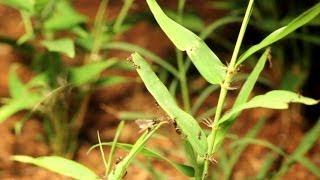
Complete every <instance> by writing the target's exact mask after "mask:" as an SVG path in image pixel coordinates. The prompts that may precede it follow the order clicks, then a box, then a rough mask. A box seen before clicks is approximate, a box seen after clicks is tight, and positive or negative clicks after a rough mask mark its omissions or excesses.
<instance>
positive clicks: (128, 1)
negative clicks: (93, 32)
mask: <svg viewBox="0 0 320 180" xmlns="http://www.w3.org/2000/svg"><path fill="white" fill-rule="evenodd" d="M133 1H134V0H125V1H124V5H123V6H122V9H121V11H120V13H119V15H118V17H117V19H116V22H115V23H114V25H113V31H114V32H116V33H117V32H118V31H119V30H120V28H121V25H122V23H123V21H124V18H125V17H126V15H127V13H128V11H129V8H130V7H131V5H132V3H133Z"/></svg>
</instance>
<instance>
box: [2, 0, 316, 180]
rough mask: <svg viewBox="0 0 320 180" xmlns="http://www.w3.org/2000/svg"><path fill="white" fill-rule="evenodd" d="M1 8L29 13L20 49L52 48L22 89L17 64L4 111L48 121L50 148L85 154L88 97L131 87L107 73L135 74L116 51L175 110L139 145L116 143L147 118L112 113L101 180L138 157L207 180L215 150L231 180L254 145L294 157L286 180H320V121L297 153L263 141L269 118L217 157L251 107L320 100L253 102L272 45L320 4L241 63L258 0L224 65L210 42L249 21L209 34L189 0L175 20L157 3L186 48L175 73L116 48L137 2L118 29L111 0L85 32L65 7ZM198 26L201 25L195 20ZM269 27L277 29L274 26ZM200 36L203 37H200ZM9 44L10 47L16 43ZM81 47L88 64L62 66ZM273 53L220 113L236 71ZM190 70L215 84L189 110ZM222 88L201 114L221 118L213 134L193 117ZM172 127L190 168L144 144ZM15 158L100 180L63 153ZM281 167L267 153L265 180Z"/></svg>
mask: <svg viewBox="0 0 320 180" xmlns="http://www.w3.org/2000/svg"><path fill="white" fill-rule="evenodd" d="M0 2H1V3H5V4H6V5H9V6H11V7H13V8H16V9H18V10H19V11H20V14H21V16H22V19H23V23H24V26H25V29H26V34H25V35H23V36H22V37H20V38H19V39H18V40H17V41H16V43H17V44H20V45H21V46H20V47H22V44H23V45H24V47H26V45H28V44H27V43H29V42H31V43H30V44H32V43H33V42H32V41H33V40H35V39H37V41H38V38H39V39H40V42H42V43H41V46H42V47H41V48H45V50H44V52H42V53H38V54H31V57H32V67H33V69H34V71H35V72H36V73H37V75H35V76H34V77H33V78H32V79H31V80H30V81H29V82H27V83H23V82H22V81H21V80H20V78H19V77H18V75H17V73H16V70H17V66H13V67H12V69H11V70H10V73H9V88H10V89H9V91H10V96H11V99H8V100H7V101H5V104H4V105H3V106H1V108H0V122H3V121H4V120H6V119H7V118H8V117H10V116H11V115H13V114H14V113H16V112H19V111H21V110H28V111H29V115H28V116H26V117H27V118H28V117H29V116H30V115H33V114H37V115H40V117H42V119H43V121H44V123H43V124H44V128H45V130H46V131H47V135H48V137H47V140H48V142H49V143H50V144H51V147H52V149H53V151H54V153H55V154H58V155H61V156H66V157H72V154H73V152H74V150H75V149H76V147H77V136H78V133H79V130H80V128H81V126H82V124H83V120H84V115H85V113H86V108H87V107H88V105H89V102H90V95H91V93H92V92H93V90H94V89H95V88H99V87H101V86H105V87H106V86H111V85H114V84H117V83H122V82H127V81H128V78H124V77H121V76H105V77H103V76H101V73H102V72H103V71H104V70H106V69H108V68H111V67H117V68H122V69H125V70H128V68H127V67H125V66H124V65H123V64H122V63H119V62H118V60H117V59H115V58H110V59H107V58H106V57H107V51H108V50H109V49H118V50H124V51H129V52H136V53H134V54H132V55H131V57H130V62H131V63H132V65H133V67H135V68H136V70H137V72H138V74H139V76H140V78H141V79H142V81H143V83H144V85H145V86H146V88H147V89H148V91H149V92H150V93H151V95H152V96H153V97H154V98H155V100H156V101H157V103H158V104H159V106H160V107H161V108H162V109H163V110H164V111H165V112H166V113H167V115H168V117H167V119H166V120H163V121H159V122H158V121H156V120H157V118H154V115H147V114H144V116H146V117H148V118H149V117H153V118H154V119H153V120H150V121H152V124H151V125H149V126H148V127H147V128H146V129H145V132H144V133H143V134H142V135H141V136H140V137H139V139H138V140H137V141H136V142H135V143H134V144H133V145H131V144H125V143H119V142H118V140H119V137H120V134H121V132H122V130H123V127H124V121H123V120H127V119H130V120H132V119H133V118H137V117H141V114H140V113H135V112H130V113H128V112H116V113H114V112H112V113H114V115H115V116H117V117H118V118H119V119H121V120H122V121H121V123H120V124H119V126H118V130H117V132H116V135H115V138H114V141H113V142H112V143H101V142H100V137H99V136H98V139H99V144H98V145H95V146H93V147H92V148H91V149H93V148H95V147H98V146H99V147H100V150H101V154H102V159H103V163H104V164H105V168H106V171H105V177H103V179H104V178H108V179H112V180H113V179H121V178H122V177H123V176H124V175H125V172H126V171H127V169H128V167H129V165H130V164H131V163H132V162H133V160H134V158H136V156H137V155H138V154H141V155H144V156H146V157H150V158H156V159H160V160H163V161H166V162H168V163H169V164H170V165H172V166H173V167H174V168H176V169H177V170H178V171H180V172H181V173H182V174H184V175H186V176H188V177H194V178H195V179H197V180H198V179H205V178H207V175H208V173H209V172H210V171H209V164H210V162H215V160H214V159H213V156H214V154H215V153H219V155H221V158H220V159H221V160H220V162H219V163H220V164H219V168H220V169H221V170H222V171H223V173H224V174H225V178H226V179H228V178H229V177H231V174H232V169H233V168H234V165H235V164H236V162H237V161H238V159H239V157H240V154H241V153H242V152H243V151H244V149H245V148H246V147H247V146H248V145H249V144H251V143H253V144H259V145H262V146H265V147H268V148H269V149H271V150H273V151H274V152H275V153H278V154H280V155H283V156H288V158H287V159H286V160H285V163H284V165H283V166H281V168H280V171H279V172H278V173H276V174H275V176H274V177H273V178H278V177H280V176H282V175H283V174H284V173H285V172H286V171H287V170H288V168H289V167H290V166H291V165H292V164H293V163H294V162H300V163H301V164H303V165H304V166H305V167H307V168H308V169H309V170H310V171H312V172H313V173H314V174H315V175H317V176H319V173H318V171H319V168H318V167H316V165H314V164H313V163H312V162H311V161H309V160H308V159H307V158H305V157H303V155H304V154H305V153H306V152H307V151H308V150H309V149H310V148H311V147H312V145H313V144H314V143H315V142H316V139H317V138H318V137H319V136H318V134H320V133H319V127H320V126H319V123H317V125H316V126H315V127H314V128H313V129H312V130H310V131H309V132H308V133H307V134H306V136H305V137H304V139H303V140H302V143H301V144H300V145H299V147H298V148H297V150H296V151H295V153H293V154H292V155H287V154H285V153H284V152H283V151H282V150H281V149H279V148H278V147H276V146H275V145H273V144H271V143H268V142H265V141H263V140H258V139H255V137H256V135H257V134H258V132H259V131H260V130H261V128H262V127H263V124H264V120H260V121H259V122H258V123H257V125H256V126H255V127H253V128H252V129H251V130H250V131H249V132H248V133H247V134H246V136H245V137H244V138H242V139H239V140H237V141H235V142H234V143H232V144H231V146H232V148H234V153H233V154H231V155H230V156H228V155H227V154H226V153H225V152H224V151H220V152H218V149H219V147H220V145H221V144H222V142H223V140H224V139H225V138H226V136H227V133H228V130H229V129H230V127H231V126H232V124H233V123H234V122H235V120H236V118H237V117H238V115H239V114H240V113H241V112H242V111H243V110H246V109H249V108H269V109H287V108H288V107H289V104H290V103H300V104H306V105H314V104H317V103H318V102H319V101H317V100H314V99H311V98H308V97H304V96H302V95H299V94H297V93H293V92H290V91H284V90H272V91H269V92H267V93H265V94H263V95H258V96H255V97H253V98H251V99H250V100H248V99H249V96H250V94H251V92H252V90H253V88H254V86H255V84H256V82H257V81H258V78H259V76H260V74H261V72H262V71H263V69H264V66H265V64H266V61H267V59H268V57H269V56H270V48H266V47H268V46H270V45H272V44H274V43H276V42H278V41H280V40H281V39H283V38H285V37H287V36H288V35H289V34H292V33H293V32H294V31H295V30H296V29H298V28H300V27H302V26H304V25H305V24H307V23H309V22H310V21H311V20H313V19H314V18H315V17H317V16H318V15H319V13H320V3H318V4H316V5H314V6H313V7H312V8H310V9H309V10H307V11H305V12H304V13H302V14H301V15H300V16H298V17H297V18H295V19H294V20H292V21H291V22H290V23H288V25H286V26H284V27H282V28H280V29H277V30H275V31H273V29H272V31H273V32H272V33H271V34H270V35H269V36H267V37H266V38H265V39H264V40H262V41H261V42H260V43H259V44H257V45H254V46H252V47H250V48H248V49H247V50H246V51H245V52H244V53H243V54H242V55H241V56H240V57H238V53H239V51H240V46H241V44H242V39H243V37H244V34H245V31H246V27H247V26H248V23H249V19H250V16H251V13H252V11H254V10H253V2H254V0H250V1H249V5H248V7H247V10H246V13H245V16H244V18H243V22H242V26H241V29H240V32H239V36H238V39H237V42H236V45H235V48H234V51H233V54H232V58H231V61H230V63H228V64H227V67H226V66H225V65H224V64H223V63H222V62H221V60H220V59H219V57H217V55H216V54H215V53H214V52H213V51H211V49H210V48H209V47H208V46H207V44H206V43H205V42H204V41H203V39H205V38H207V37H209V36H210V34H212V32H213V31H215V30H216V29H217V28H219V27H221V26H224V25H226V24H229V23H234V22H239V21H240V20H241V19H242V18H240V17H238V16H230V17H226V18H222V19H220V20H219V21H216V22H214V23H211V24H210V25H208V26H207V27H206V28H205V27H204V25H203V22H202V21H201V19H199V18H198V17H196V16H190V14H187V15H186V16H184V15H183V9H184V5H185V3H186V1H185V0H179V4H178V11H177V13H172V12H170V11H165V12H166V13H168V15H167V14H165V12H164V11H163V10H162V9H161V8H160V6H159V5H158V4H157V2H156V0H147V4H148V6H149V8H150V10H151V12H152V14H153V16H154V18H155V19H156V21H157V23H158V24H159V26H160V27H161V29H162V30H163V31H164V33H165V34H166V35H167V36H168V37H169V39H170V40H171V41H172V43H173V44H174V45H175V46H176V48H177V49H178V50H179V51H178V50H177V51H176V56H177V57H176V58H177V64H178V68H176V67H174V66H173V65H171V64H169V63H168V62H167V61H166V60H164V59H162V58H161V57H158V56H157V55H155V54H154V53H152V52H150V51H148V50H146V49H144V48H141V47H139V46H137V45H134V44H130V43H126V42H110V41H111V39H112V37H113V36H114V35H116V34H119V33H122V32H123V31H124V30H127V29H128V28H129V27H131V25H130V24H126V20H125V18H126V15H127V13H128V11H129V9H130V7H131V5H132V3H133V0H125V1H124V5H123V7H122V9H121V11H120V14H119V15H118V17H117V18H116V19H115V20H114V21H112V22H105V21H104V14H105V12H106V6H107V4H108V0H103V1H101V4H100V6H99V9H98V12H97V15H96V19H95V21H94V26H93V29H91V31H88V30H87V29H85V28H84V26H82V25H83V24H84V23H86V22H87V21H86V17H84V16H83V15H81V14H80V13H78V12H77V11H76V10H75V9H74V8H73V7H72V6H71V4H70V2H69V1H67V0H59V1H47V0H43V1H31V0H27V1H21V0H7V1H0ZM170 17H171V18H172V19H171V18H170ZM173 19H174V20H173ZM190 19H191V21H190ZM192 21H195V22H196V23H192ZM180 24H182V25H180ZM183 25H184V26H185V27H189V28H192V29H193V30H196V31H198V32H199V31H200V34H199V36H198V35H196V34H195V33H194V32H192V31H191V30H189V29H187V28H185V27H184V26H183ZM270 27H275V26H273V25H271V26H270ZM270 27H268V28H269V30H270V29H271V28H270ZM202 29H203V31H201V30H202ZM61 31H64V32H67V33H66V34H69V33H70V34H71V35H72V36H73V37H72V39H71V37H69V36H66V35H61V34H63V33H60V32H61ZM212 37H214V36H212ZM212 37H210V38H212ZM73 39H75V40H73ZM0 40H1V39H0ZM4 41H6V40H4ZM6 42H8V43H9V44H10V41H6ZM11 44H13V45H15V43H12V42H11ZM30 46H32V45H30ZM78 47H79V50H82V51H83V52H84V53H85V56H84V59H83V61H81V62H83V64H82V65H81V66H79V67H74V66H66V65H64V63H63V61H62V59H63V56H64V55H66V56H68V57H69V58H71V59H75V57H76V54H75V53H76V52H75V49H76V48H78ZM265 48H266V50H265V52H264V53H263V54H262V56H261V58H260V59H259V60H258V61H257V63H256V65H255V66H254V69H253V70H252V72H251V73H250V74H249V76H248V77H247V79H246V81H245V83H244V85H243V86H242V88H241V90H240V92H239V94H238V96H237V98H236V101H235V102H234V104H233V107H232V108H231V109H229V110H228V111H226V113H225V114H222V112H223V111H224V104H225V101H226V98H227V95H228V92H229V90H232V89H234V88H233V87H232V83H233V82H234V81H235V80H236V79H237V76H236V75H237V73H238V71H239V69H238V68H239V67H240V64H242V63H243V62H244V61H245V60H247V59H248V58H249V57H250V56H251V55H253V54H254V53H256V52H258V51H259V50H262V49H265ZM32 49H33V47H32ZM34 49H35V48H34ZM77 50H78V49H77ZM181 51H186V54H187V55H188V58H189V59H190V60H191V61H189V59H184V56H183V54H182V52H181ZM33 52H36V51H33ZM140 54H141V55H143V56H145V57H147V58H149V59H151V61H153V62H155V63H156V64H158V65H160V66H161V67H162V68H163V69H165V70H166V71H168V72H169V73H171V74H172V75H173V76H174V77H175V78H176V79H174V80H173V81H172V84H171V86H170V88H169V89H170V91H169V90H168V88H167V87H166V86H165V83H163V82H162V81H161V80H160V78H159V77H160V75H159V77H158V76H157V75H156V74H155V72H154V71H153V70H152V68H151V67H150V66H149V64H148V63H147V62H146V61H145V60H144V59H143V57H142V56H140ZM77 59H78V58H77ZM191 63H192V64H193V65H194V66H195V67H196V68H197V70H198V71H199V73H200V74H201V76H202V77H203V78H204V79H205V80H206V81H207V82H209V83H210V84H212V85H210V86H208V87H207V88H206V89H205V90H203V91H202V92H200V95H199V97H198V99H196V101H195V102H194V104H193V105H192V106H191V105H190V104H191V103H190V97H189V90H188V86H189V84H188V83H187V82H188V81H187V71H188V69H189V67H190V65H191ZM168 72H165V74H164V75H162V76H161V77H163V78H161V79H167V75H168V74H169V73H168ZM178 83H180V84H178ZM178 85H180V88H181V92H182V93H181V94H182V99H183V106H184V109H182V108H180V107H179V105H178V103H177V102H176V98H175V97H173V95H172V94H175V89H177V87H178ZM217 89H219V90H220V95H219V99H218V103H217V106H216V107H211V108H210V109H209V110H208V111H207V112H205V113H204V114H202V115H200V117H201V116H202V117H203V116H204V115H206V114H210V115H212V116H213V114H215V116H214V120H213V121H212V120H211V118H208V117H206V121H205V124H206V125H207V126H208V127H209V128H210V129H211V131H210V132H209V133H208V134H205V131H204V129H203V128H201V126H200V125H199V124H198V122H197V120H196V118H195V117H194V116H195V114H196V112H197V110H198V109H199V108H200V106H201V105H202V103H203V102H204V101H205V99H206V98H208V97H209V95H210V94H211V93H212V92H214V91H215V90H217ZM24 97H28V98H24ZM189 113H190V114H189ZM168 122H172V123H173V124H176V127H175V128H179V129H180V130H181V132H182V135H183V137H184V141H185V150H186V153H187V156H188V157H189V160H190V163H191V165H190V166H189V165H184V164H180V163H177V162H175V161H172V160H170V159H168V158H166V157H165V156H163V155H161V154H160V153H157V152H156V151H153V150H150V149H148V148H146V147H145V146H146V144H147V142H148V141H149V140H150V139H151V138H152V136H153V135H154V134H155V133H156V131H157V130H158V129H159V128H160V127H161V126H162V125H163V124H166V123H168ZM102 145H107V146H111V152H110V155H109V158H108V162H107V161H106V159H105V156H104V154H103V148H102ZM116 148H120V149H125V150H128V151H129V154H128V155H127V156H126V157H124V158H123V159H122V160H121V161H120V162H116V163H115V165H114V167H113V168H111V167H112V161H113V156H114V153H115V150H116ZM13 160H15V161H19V162H23V163H30V164H34V165H36V166H39V167H42V168H45V169H48V170H50V171H53V172H57V173H59V174H62V175H65V176H69V177H72V178H75V179H89V180H90V179H97V178H98V176H97V175H96V174H95V173H94V172H92V171H91V170H90V169H88V168H87V167H85V166H83V165H81V164H79V163H76V162H74V161H71V160H68V159H65V158H62V157H58V156H44V157H38V158H32V157H29V156H14V157H13ZM273 161H274V157H273V156H267V157H266V163H265V165H264V166H263V169H262V170H261V171H260V172H259V173H258V175H257V177H259V178H266V176H267V172H268V171H269V170H270V167H271V164H272V162H273ZM216 177H218V176H216Z"/></svg>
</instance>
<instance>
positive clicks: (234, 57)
mask: <svg viewBox="0 0 320 180" xmlns="http://www.w3.org/2000/svg"><path fill="white" fill-rule="evenodd" d="M253 2H254V0H250V1H249V4H248V7H247V10H246V13H245V16H244V19H243V22H242V25H241V28H240V32H239V35H238V38H237V42H236V45H235V48H234V51H233V54H232V57H231V60H230V63H229V65H228V68H227V74H226V77H225V80H224V82H223V83H221V90H220V95H219V100H218V105H217V110H216V113H215V117H214V121H213V124H212V129H211V133H210V135H209V137H208V151H207V157H205V160H204V166H203V172H202V179H205V178H206V176H207V174H208V169H209V163H210V160H211V158H212V156H213V154H214V152H215V151H216V149H214V141H215V138H216V134H217V131H218V130H219V119H220V117H221V114H222V110H223V106H224V103H225V99H226V97H227V94H228V90H229V89H230V84H231V82H232V78H233V77H234V75H235V72H236V68H237V67H236V66H235V63H236V60H237V57H238V54H239V50H240V46H241V43H242V40H243V37H244V34H245V31H246V28H247V25H248V22H249V19H250V15H251V12H252V8H253Z"/></svg>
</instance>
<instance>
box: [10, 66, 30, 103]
mask: <svg viewBox="0 0 320 180" xmlns="http://www.w3.org/2000/svg"><path fill="white" fill-rule="evenodd" d="M16 70H17V66H16V65H14V66H12V67H11V68H10V71H9V92H10V96H11V97H12V98H13V99H18V98H25V97H27V94H28V90H27V88H26V87H25V85H24V84H23V83H22V82H21V80H20V78H19V77H18V75H17V73H16Z"/></svg>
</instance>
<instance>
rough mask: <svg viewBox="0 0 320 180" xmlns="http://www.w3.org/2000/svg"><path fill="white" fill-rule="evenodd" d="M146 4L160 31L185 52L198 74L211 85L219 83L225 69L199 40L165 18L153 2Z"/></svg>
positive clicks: (149, 0)
mask: <svg viewBox="0 0 320 180" xmlns="http://www.w3.org/2000/svg"><path fill="white" fill-rule="evenodd" d="M147 3H148V5H149V8H150V10H151V11H152V13H153V15H154V17H155V18H156V20H157V22H158V23H159V25H160V27H161V29H162V30H163V31H164V32H165V33H166V35H167V36H168V37H169V39H170V40H171V41H172V42H173V43H174V45H175V46H176V47H177V48H178V49H179V50H181V51H186V52H187V54H188V56H189V57H190V59H191V61H192V62H193V64H194V65H195V66H196V68H197V69H198V71H199V72H200V74H201V75H202V76H203V77H204V78H205V79H206V80H207V81H208V82H210V83H211V84H219V83H221V82H222V81H223V79H224V77H225V74H226V68H225V67H224V65H223V64H222V63H221V61H220V60H219V58H218V57H217V56H216V55H215V54H214V53H213V52H212V51H211V50H210V48H209V47H208V46H207V45H206V44H205V43H204V42H203V41H202V40H201V38H199V37H198V36H197V35H195V34H194V33H193V32H191V31H189V30H188V29H186V28H184V27H183V26H181V25H179V24H178V23H176V22H175V21H173V20H172V19H170V18H169V17H168V16H166V15H165V14H164V12H163V11H162V10H161V8H160V7H159V5H158V4H157V2H156V1H155V0H147Z"/></svg>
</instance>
